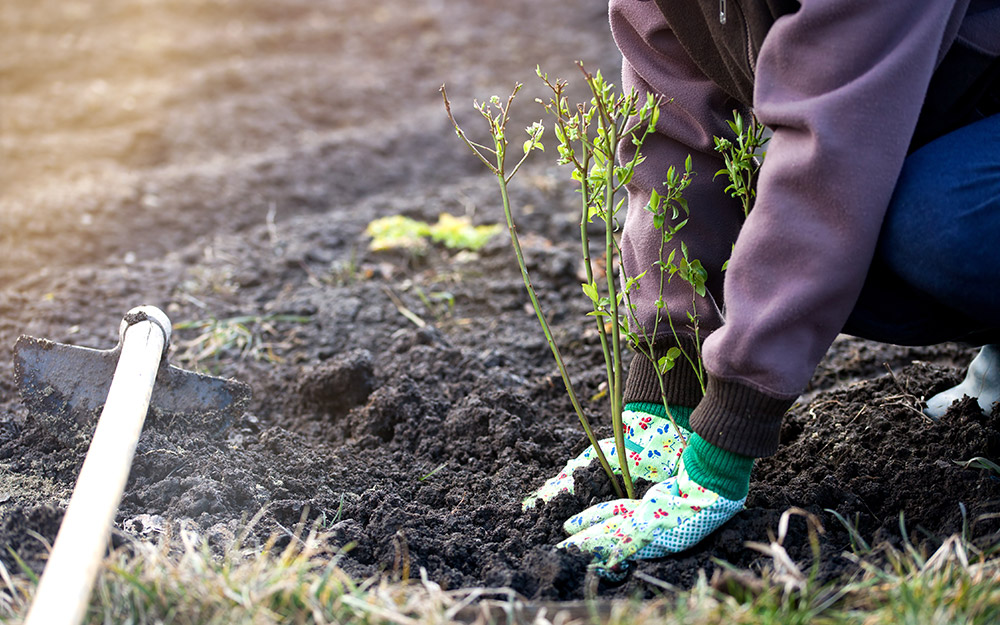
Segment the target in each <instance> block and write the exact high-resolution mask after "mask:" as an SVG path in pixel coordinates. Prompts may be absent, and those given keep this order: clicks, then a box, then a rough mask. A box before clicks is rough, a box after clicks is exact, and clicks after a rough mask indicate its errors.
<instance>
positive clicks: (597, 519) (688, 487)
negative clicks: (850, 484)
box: [557, 434, 753, 579]
mask: <svg viewBox="0 0 1000 625" xmlns="http://www.w3.org/2000/svg"><path fill="white" fill-rule="evenodd" d="M752 468H753V458H750V457H748V456H741V455H739V454H734V453H732V452H729V451H726V450H724V449H721V448H719V447H716V446H715V445H712V444H711V443H709V442H707V441H705V440H704V439H702V438H701V437H700V436H698V435H697V434H693V435H692V436H691V437H690V439H689V442H688V446H687V449H686V450H685V451H684V454H683V457H682V459H681V462H680V465H679V467H678V470H677V475H676V476H674V477H671V478H670V479H667V480H666V481H664V482H661V483H659V484H656V485H654V486H653V487H652V488H650V489H649V491H648V492H647V493H646V495H645V496H644V497H643V498H642V499H641V500H636V499H618V500H615V501H609V502H606V503H601V504H597V505H595V506H592V507H590V508H588V509H586V510H584V511H583V512H581V513H580V514H577V515H576V516H573V517H570V518H569V519H568V520H567V521H566V523H565V525H564V526H563V527H564V529H565V530H566V531H567V533H569V534H572V536H570V537H569V538H567V539H566V540H564V541H562V542H561V543H559V545H557V546H558V547H562V548H566V547H571V546H575V547H578V548H579V549H580V550H581V551H587V552H590V553H592V554H593V555H594V558H595V561H596V562H595V564H596V568H597V571H598V573H600V574H601V575H603V576H605V577H608V578H611V579H620V578H621V577H622V576H623V575H624V573H625V572H626V570H627V569H625V566H624V565H625V563H626V562H627V561H629V560H633V559H652V558H660V557H663V556H665V555H667V554H669V553H676V552H679V551H684V550H685V549H688V548H690V547H693V546H694V545H696V544H697V543H698V542H700V541H701V540H702V539H703V538H705V537H706V536H708V535H709V534H711V533H712V532H713V531H715V530H716V529H717V528H718V527H719V526H721V525H722V524H723V523H725V522H726V521H728V520H729V519H731V518H732V517H733V516H734V515H735V514H736V513H737V512H739V511H740V510H742V509H743V504H744V503H745V502H746V497H747V492H748V490H749V485H750V470H751V469H752Z"/></svg>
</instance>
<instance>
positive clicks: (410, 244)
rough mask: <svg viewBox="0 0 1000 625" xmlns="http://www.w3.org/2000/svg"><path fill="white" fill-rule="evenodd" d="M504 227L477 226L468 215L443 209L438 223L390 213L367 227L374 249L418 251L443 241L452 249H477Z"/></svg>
mask: <svg viewBox="0 0 1000 625" xmlns="http://www.w3.org/2000/svg"><path fill="white" fill-rule="evenodd" d="M499 231H500V226H498V225H496V224H490V225H482V226H475V225H473V224H472V222H471V221H470V220H469V219H468V218H466V217H455V216H454V215H450V214H448V213H441V214H440V215H439V216H438V220H437V223H434V224H429V223H427V222H425V221H420V220H417V219H413V218H411V217H406V216H404V215H390V216H388V217H381V218H379V219H375V220H373V221H372V222H371V223H369V224H368V226H367V227H366V228H365V234H366V235H367V236H369V237H371V239H372V240H371V242H370V243H369V247H370V248H371V249H372V250H373V251H379V250H387V249H407V250H412V251H415V252H417V253H422V252H423V251H424V250H426V248H427V246H428V242H429V241H430V242H434V243H439V244H441V245H444V246H445V247H446V248H448V249H453V250H471V251H473V252H474V251H477V250H479V249H480V248H481V247H483V246H484V245H486V243H488V242H489V240H490V239H491V238H492V237H493V235H495V234H497V233H498V232H499Z"/></svg>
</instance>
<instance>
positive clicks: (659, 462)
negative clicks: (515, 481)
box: [521, 410, 690, 510]
mask: <svg viewBox="0 0 1000 625" xmlns="http://www.w3.org/2000/svg"><path fill="white" fill-rule="evenodd" d="M622 428H623V429H624V431H625V441H626V447H627V448H628V458H629V461H630V462H629V474H630V475H631V476H632V479H644V480H647V481H650V482H662V481H663V480H665V479H667V478H669V477H672V476H673V475H675V474H676V472H677V464H678V463H679V462H680V457H681V454H682V453H683V452H684V445H685V443H686V441H687V437H688V436H689V435H690V432H689V431H687V430H685V429H684V428H682V427H679V426H678V427H674V425H673V424H672V423H671V422H670V421H669V420H667V419H664V418H662V417H658V416H656V415H652V414H649V413H646V412H640V411H635V410H625V411H623V412H622ZM598 444H599V445H600V446H601V449H602V450H603V451H604V455H605V456H606V457H607V459H608V463H609V464H610V465H611V469H612V471H614V473H615V475H618V474H620V473H621V469H620V468H619V466H618V454H617V450H616V448H615V441H614V439H613V438H605V439H602V440H600V441H599V442H598ZM595 458H597V454H596V453H595V452H594V447H593V446H589V447H587V449H586V450H584V452H583V453H582V454H580V455H579V456H577V457H576V458H573V459H572V460H570V461H569V462H567V463H566V466H564V467H563V469H562V470H561V471H560V472H559V474H558V475H556V476H555V477H553V478H551V479H549V480H547V481H546V482H545V483H544V484H543V485H542V486H541V487H540V488H539V489H538V490H536V491H535V492H533V493H531V494H530V495H528V496H527V497H525V499H524V501H522V502H521V507H522V508H523V509H525V510H527V509H529V508H533V507H534V506H535V504H536V503H537V501H538V500H539V499H541V500H542V501H549V500H550V499H552V498H553V497H555V496H556V495H558V494H559V493H563V492H568V493H572V492H573V472H574V471H576V470H577V469H579V468H581V467H585V466H587V465H589V464H590V463H591V462H592V461H593V460H594V459H595Z"/></svg>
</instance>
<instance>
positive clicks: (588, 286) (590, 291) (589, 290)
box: [581, 282, 600, 304]
mask: <svg viewBox="0 0 1000 625" xmlns="http://www.w3.org/2000/svg"><path fill="white" fill-rule="evenodd" d="M581 286H582V287H583V292H584V293H585V294H586V295H587V297H589V298H590V301H592V302H594V304H597V301H598V299H599V298H600V296H599V295H598V293H597V285H596V284H594V283H593V282H590V283H587V282H585V283H583V284H582V285H581Z"/></svg>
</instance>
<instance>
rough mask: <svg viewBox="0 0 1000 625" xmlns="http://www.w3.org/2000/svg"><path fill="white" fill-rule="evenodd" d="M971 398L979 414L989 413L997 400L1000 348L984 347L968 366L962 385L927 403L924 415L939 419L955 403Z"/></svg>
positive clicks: (999, 379)
mask: <svg viewBox="0 0 1000 625" xmlns="http://www.w3.org/2000/svg"><path fill="white" fill-rule="evenodd" d="M966 395H968V396H969V397H975V398H976V400H977V401H978V402H979V408H980V409H981V410H982V411H983V414H987V415H988V414H990V413H991V412H992V411H993V406H994V404H996V403H997V402H998V401H1000V345H985V346H983V348H982V349H981V350H980V351H979V355H978V356H976V357H975V359H973V361H972V363H971V364H970V365H969V371H968V373H966V374H965V379H964V380H962V383H961V384H959V385H958V386H955V387H954V388H950V389H948V390H946V391H941V392H940V393H938V394H937V395H935V396H934V397H931V398H930V399H928V400H927V408H925V409H924V414H926V415H927V416H928V417H930V418H932V419H940V418H941V417H943V416H944V413H945V412H947V410H948V408H950V407H951V405H952V404H953V403H955V401H957V400H959V399H962V397H964V396H966Z"/></svg>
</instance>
